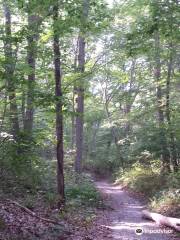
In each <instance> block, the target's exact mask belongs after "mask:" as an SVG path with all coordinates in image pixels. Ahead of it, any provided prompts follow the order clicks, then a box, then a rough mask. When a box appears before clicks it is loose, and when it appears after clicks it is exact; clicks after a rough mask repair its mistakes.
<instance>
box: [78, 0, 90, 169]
mask: <svg viewBox="0 0 180 240" xmlns="http://www.w3.org/2000/svg"><path fill="white" fill-rule="evenodd" d="M82 8H83V10H82V16H81V29H80V33H79V37H78V51H79V52H78V67H77V68H78V72H80V73H82V76H81V78H80V80H79V81H78V84H77V85H78V86H77V87H76V94H77V99H76V102H77V109H76V158H75V171H76V172H78V173H80V172H81V170H82V153H83V114H84V78H83V73H84V70H85V31H84V30H85V29H84V26H85V25H86V21H87V17H88V9H89V1H88V0H84V1H83V6H82Z"/></svg>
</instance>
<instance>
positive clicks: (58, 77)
mask: <svg viewBox="0 0 180 240" xmlns="http://www.w3.org/2000/svg"><path fill="white" fill-rule="evenodd" d="M57 20H58V3H56V5H55V6H54V8H53V21H54V24H53V31H54V39H53V49H54V68H55V70H54V75H55V96H56V138H57V146H56V153H57V190H58V194H59V205H61V203H63V202H64V200H65V195H64V149H63V112H62V87H61V81H62V72H61V62H60V47H59V33H58V30H57V25H56V24H57Z"/></svg>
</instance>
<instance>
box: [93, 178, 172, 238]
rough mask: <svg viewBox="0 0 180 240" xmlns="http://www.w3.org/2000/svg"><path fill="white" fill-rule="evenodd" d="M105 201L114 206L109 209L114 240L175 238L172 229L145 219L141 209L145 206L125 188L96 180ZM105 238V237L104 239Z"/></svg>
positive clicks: (110, 226)
mask: <svg viewBox="0 0 180 240" xmlns="http://www.w3.org/2000/svg"><path fill="white" fill-rule="evenodd" d="M95 184H96V187H97V189H98V190H99V191H100V192H101V194H102V196H103V197H104V199H105V201H106V202H107V203H108V205H109V206H110V207H111V208H112V211H109V214H108V222H109V226H106V227H108V228H110V229H111V230H112V231H111V235H110V236H108V239H112V240H116V239H119V240H138V239H141V240H169V239H175V238H173V234H172V232H173V231H172V229H170V228H163V227H159V226H157V225H156V224H155V223H154V222H151V221H148V220H144V219H142V217H141V211H142V210H143V209H144V208H145V206H143V205H142V204H141V203H140V202H139V201H138V200H137V199H134V198H133V197H132V196H130V195H129V194H128V192H127V191H125V190H123V189H122V187H121V186H115V185H113V184H110V183H108V182H104V181H98V182H95ZM137 231H138V232H139V233H136V232H137ZM102 240H103V239H102Z"/></svg>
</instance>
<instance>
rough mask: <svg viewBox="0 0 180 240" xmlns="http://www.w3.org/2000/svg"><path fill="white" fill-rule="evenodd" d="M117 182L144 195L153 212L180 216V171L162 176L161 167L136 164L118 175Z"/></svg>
mask: <svg viewBox="0 0 180 240" xmlns="http://www.w3.org/2000/svg"><path fill="white" fill-rule="evenodd" d="M116 181H117V182H119V183H121V184H123V185H124V186H127V187H128V188H130V189H132V190H133V191H136V192H139V193H143V195H144V196H145V197H146V199H147V200H148V202H149V207H150V208H151V209H152V210H154V211H156V212H161V213H165V214H169V215H171V216H178V217H179V216H180V189H179V186H180V171H179V172H177V173H170V174H166V175H162V174H161V173H160V168H159V167H155V166H153V165H152V166H149V167H147V166H146V167H145V166H141V165H140V164H139V163H136V164H134V165H133V167H132V168H131V169H129V170H126V171H125V172H124V173H122V171H121V172H119V173H117V174H116Z"/></svg>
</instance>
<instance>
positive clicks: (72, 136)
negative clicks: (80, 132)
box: [71, 41, 78, 149]
mask: <svg viewBox="0 0 180 240" xmlns="http://www.w3.org/2000/svg"><path fill="white" fill-rule="evenodd" d="M77 53H78V41H77V44H76V47H75V57H74V72H75V73H76V72H77V61H78V55H77ZM75 98H76V86H75V84H74V86H73V93H72V118H71V120H72V129H71V148H72V149H74V145H75V142H76V122H75V120H76V118H75V115H74V114H75Z"/></svg>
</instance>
